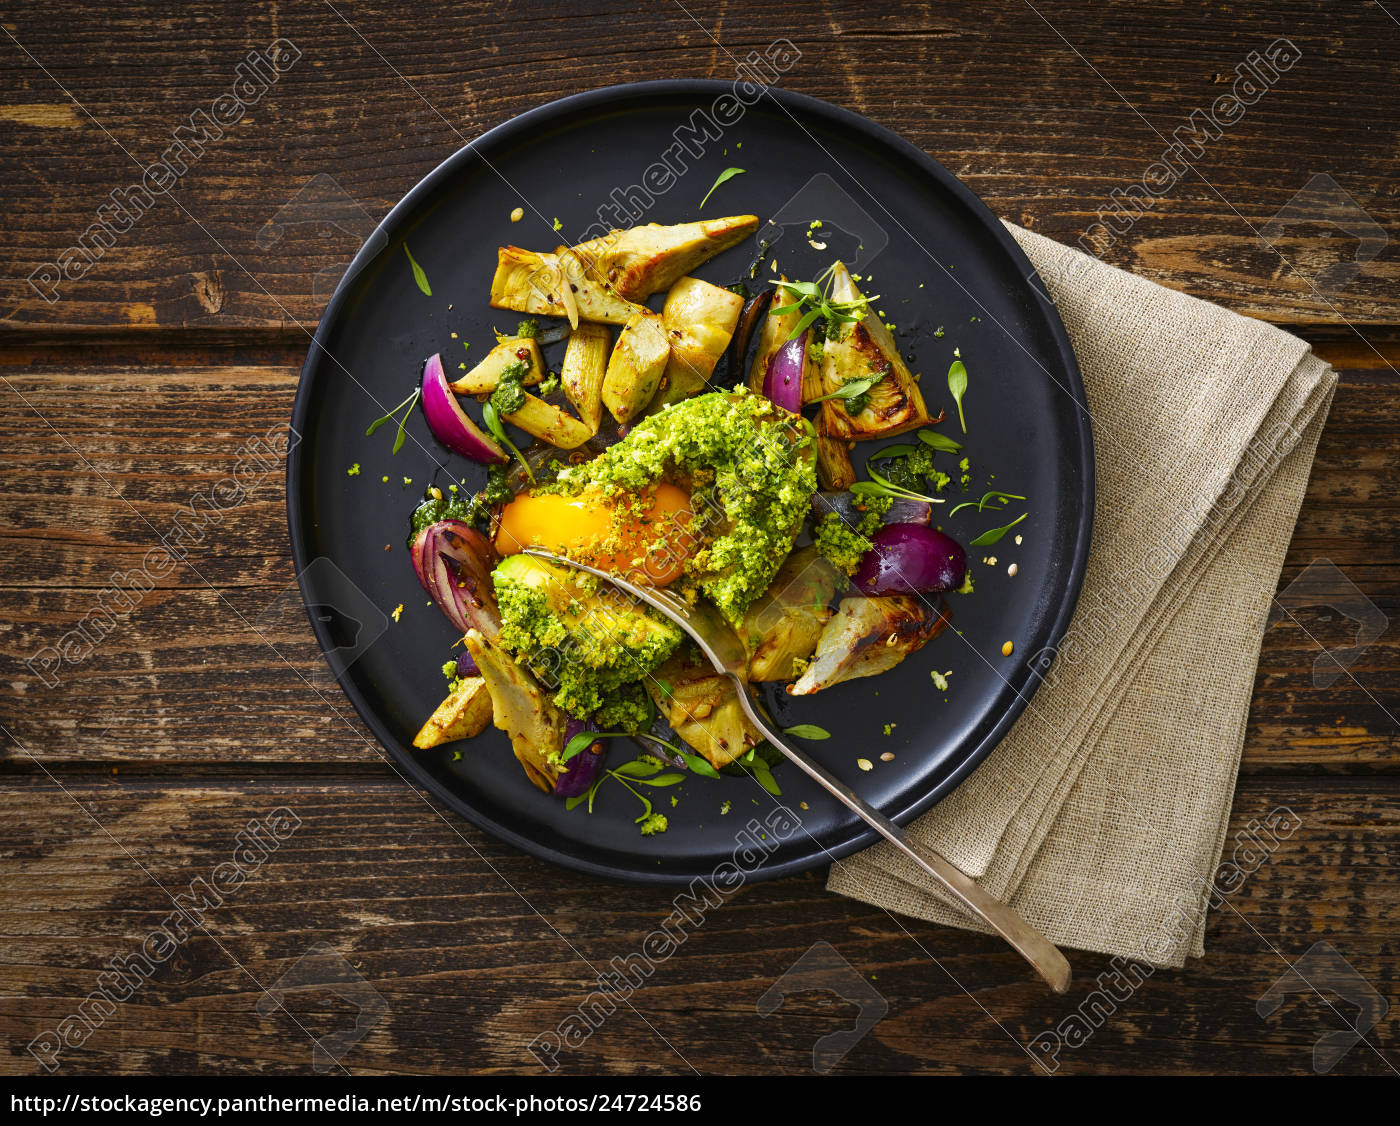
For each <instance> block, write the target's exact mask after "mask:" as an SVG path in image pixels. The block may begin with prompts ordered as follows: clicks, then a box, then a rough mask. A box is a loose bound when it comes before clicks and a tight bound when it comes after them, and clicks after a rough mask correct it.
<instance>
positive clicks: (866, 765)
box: [856, 758, 875, 770]
mask: <svg viewBox="0 0 1400 1126" xmlns="http://www.w3.org/2000/svg"><path fill="white" fill-rule="evenodd" d="M856 765H857V766H858V767H860V768H861V769H862V770H874V769H875V764H874V763H873V762H871V761H870V760H869V759H868V758H858V759H856Z"/></svg>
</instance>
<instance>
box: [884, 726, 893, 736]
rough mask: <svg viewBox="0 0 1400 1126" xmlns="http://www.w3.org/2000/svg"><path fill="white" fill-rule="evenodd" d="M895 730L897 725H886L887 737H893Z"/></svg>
mask: <svg viewBox="0 0 1400 1126" xmlns="http://www.w3.org/2000/svg"><path fill="white" fill-rule="evenodd" d="M894 729H895V724H893V723H887V724H885V734H886V735H891V734H893V733H894Z"/></svg>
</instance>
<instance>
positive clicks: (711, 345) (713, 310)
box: [651, 278, 744, 410]
mask: <svg viewBox="0 0 1400 1126" xmlns="http://www.w3.org/2000/svg"><path fill="white" fill-rule="evenodd" d="M743 308H744V299H743V298H742V297H740V296H739V295H738V294H737V293H730V292H729V290H727V289H721V288H720V287H719V286H717V285H711V284H710V283H709V282H706V281H701V280H700V279H699V278H681V280H680V281H678V282H676V284H675V285H673V286H672V287H671V291H670V292H669V293H668V294H667V295H666V304H665V306H664V307H663V308H662V310H661V323H662V327H663V328H665V330H666V342H667V343H668V344H669V345H670V346H671V356H670V359H668V360H667V361H666V373H665V379H664V381H663V385H662V388H661V390H660V391H659V392H658V393H657V395H656V397H655V398H654V399H653V400H652V404H651V405H652V409H653V410H655V409H657V408H658V407H660V406H664V405H665V404H666V403H678V402H680V401H681V400H682V399H688V398H690V396H691V395H695V394H698V393H699V392H701V391H703V390H705V389H706V388H707V387H708V386H709V383H710V376H712V375H714V373H715V365H716V364H717V363H719V358H720V357H721V356H723V355H724V351H725V349H726V348H728V347H729V341H730V339H731V338H732V337H733V335H734V326H735V325H737V324H738V323H739V313H740V312H741V311H742V310H743Z"/></svg>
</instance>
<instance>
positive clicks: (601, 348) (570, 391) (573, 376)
mask: <svg viewBox="0 0 1400 1126" xmlns="http://www.w3.org/2000/svg"><path fill="white" fill-rule="evenodd" d="M610 348H612V332H611V331H610V330H609V329H608V328H607V327H606V326H605V325H600V324H588V323H584V324H581V325H579V326H578V328H576V329H574V331H573V332H572V333H570V334H569V343H568V344H567V345H566V346H565V348H564V362H563V364H561V365H560V368H559V382H560V383H562V384H563V386H564V394H565V395H567V396H568V399H569V402H571V403H573V404H574V410H576V411H578V416H579V418H581V419H583V421H584V422H586V423H587V424H588V429H589V431H590V433H592V434H596V433H598V426H599V424H600V423H601V422H602V420H603V375H604V373H605V372H606V371H607V370H608V351H609V349H610Z"/></svg>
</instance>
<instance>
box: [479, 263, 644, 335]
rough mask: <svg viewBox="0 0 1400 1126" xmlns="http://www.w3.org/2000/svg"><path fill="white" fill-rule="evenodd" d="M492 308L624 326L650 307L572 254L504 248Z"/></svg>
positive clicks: (575, 322) (574, 322)
mask: <svg viewBox="0 0 1400 1126" xmlns="http://www.w3.org/2000/svg"><path fill="white" fill-rule="evenodd" d="M491 307H492V308H493V309H510V310H513V311H514V312H517V313H531V314H534V315H536V316H544V317H568V318H569V324H570V326H571V327H574V328H577V327H578V323H579V321H581V320H583V321H597V322H601V323H603V324H615V325H623V324H626V323H627V322H628V321H629V320H631V319H632V318H633V317H635V316H636V315H637V314H638V313H639V312H645V311H646V310H645V309H644V308H643V307H642V306H640V305H635V304H633V303H632V302H631V301H627V300H624V299H623V298H622V297H620V296H618V294H617V292H616V291H615V290H613V289H612V288H610V287H609V286H607V285H605V284H602V283H600V282H598V281H596V280H594V279H593V277H591V276H590V275H588V274H587V272H586V271H585V270H584V268H583V266H582V265H580V264H579V262H578V260H577V259H576V258H574V257H573V256H572V255H568V254H566V255H559V254H537V253H536V252H535V251H533V250H521V249H520V248H519V247H518V246H503V247H501V248H500V249H499V250H498V251H497V254H496V275H495V277H493V278H492V279H491Z"/></svg>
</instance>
